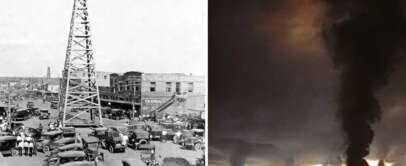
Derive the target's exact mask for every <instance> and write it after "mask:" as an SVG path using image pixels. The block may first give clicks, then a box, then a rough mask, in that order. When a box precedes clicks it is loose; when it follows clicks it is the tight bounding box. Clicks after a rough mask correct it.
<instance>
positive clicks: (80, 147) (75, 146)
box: [46, 143, 83, 157]
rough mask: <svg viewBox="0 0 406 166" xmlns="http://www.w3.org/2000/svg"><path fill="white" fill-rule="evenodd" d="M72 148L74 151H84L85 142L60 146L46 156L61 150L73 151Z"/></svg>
mask: <svg viewBox="0 0 406 166" xmlns="http://www.w3.org/2000/svg"><path fill="white" fill-rule="evenodd" d="M72 150H74V151H82V150H83V144H81V143H73V144H68V145H64V146H61V147H58V148H56V149H54V150H52V151H51V152H50V154H48V155H46V157H50V156H53V155H56V154H58V153H60V152H66V151H72Z"/></svg>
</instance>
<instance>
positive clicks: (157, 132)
mask: <svg viewBox="0 0 406 166" xmlns="http://www.w3.org/2000/svg"><path fill="white" fill-rule="evenodd" d="M147 130H148V132H149V134H150V135H151V140H159V141H164V140H166V138H165V136H166V134H168V131H167V130H166V129H164V128H163V127H162V126H161V125H158V124H150V125H148V127H147Z"/></svg>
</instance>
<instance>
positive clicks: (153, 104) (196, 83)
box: [141, 73, 206, 113]
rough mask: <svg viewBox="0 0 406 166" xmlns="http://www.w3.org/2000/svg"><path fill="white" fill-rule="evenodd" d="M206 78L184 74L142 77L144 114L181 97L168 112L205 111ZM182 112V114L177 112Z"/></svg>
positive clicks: (151, 74)
mask: <svg viewBox="0 0 406 166" xmlns="http://www.w3.org/2000/svg"><path fill="white" fill-rule="evenodd" d="M204 80H205V77H204V76H196V75H188V74H183V73H145V74H143V76H142V87H141V96H142V100H141V105H142V110H141V111H142V112H149V111H152V110H155V109H157V108H158V107H159V106H161V105H163V104H165V103H166V102H169V101H171V99H172V97H173V95H175V94H176V95H177V96H180V97H179V98H178V99H180V98H182V100H177V101H175V102H174V103H173V104H171V105H170V106H169V107H168V108H166V109H167V111H166V112H176V113H182V112H187V111H192V112H196V111H203V110H204V109H205V92H206V90H205V81H204ZM177 111H180V112H177Z"/></svg>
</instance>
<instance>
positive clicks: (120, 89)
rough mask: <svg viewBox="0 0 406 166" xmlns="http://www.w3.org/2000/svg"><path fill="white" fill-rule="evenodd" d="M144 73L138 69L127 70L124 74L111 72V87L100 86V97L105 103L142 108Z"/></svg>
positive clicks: (127, 107) (126, 107) (129, 107)
mask: <svg viewBox="0 0 406 166" xmlns="http://www.w3.org/2000/svg"><path fill="white" fill-rule="evenodd" d="M141 79H142V73H141V72H137V71H130V72H126V73H124V74H122V75H120V74H117V73H113V74H109V85H110V86H109V87H106V86H100V87H99V89H100V99H101V101H102V104H103V105H108V103H110V104H111V105H112V106H116V107H121V108H124V109H132V106H133V105H134V107H135V110H140V102H141Z"/></svg>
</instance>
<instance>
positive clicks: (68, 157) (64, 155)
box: [44, 151, 97, 166]
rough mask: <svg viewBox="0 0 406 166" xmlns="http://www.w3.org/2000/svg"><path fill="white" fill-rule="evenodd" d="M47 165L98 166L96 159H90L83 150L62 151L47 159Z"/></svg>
mask: <svg viewBox="0 0 406 166" xmlns="http://www.w3.org/2000/svg"><path fill="white" fill-rule="evenodd" d="M44 165H46V166H97V163H96V161H88V160H87V157H86V154H85V152H83V151H66V152H60V153H58V154H57V155H55V156H51V157H49V158H46V159H45V164H44Z"/></svg>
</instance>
